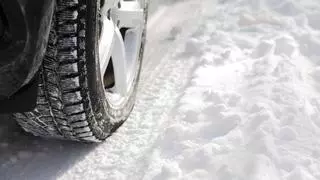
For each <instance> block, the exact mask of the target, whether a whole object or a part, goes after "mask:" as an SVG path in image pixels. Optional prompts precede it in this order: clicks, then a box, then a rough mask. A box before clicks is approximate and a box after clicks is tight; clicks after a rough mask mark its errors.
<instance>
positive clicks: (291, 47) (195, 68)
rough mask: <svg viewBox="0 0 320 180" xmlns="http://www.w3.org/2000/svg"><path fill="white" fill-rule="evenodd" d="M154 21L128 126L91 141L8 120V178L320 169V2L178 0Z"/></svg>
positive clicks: (291, 176) (166, 179)
mask: <svg viewBox="0 0 320 180" xmlns="http://www.w3.org/2000/svg"><path fill="white" fill-rule="evenodd" d="M151 3H153V1H151ZM148 30H149V34H148V43H147V49H146V55H145V62H144V67H143V68H144V69H143V72H142V78H141V83H140V89H139V93H138V97H137V104H136V107H135V109H134V111H133V112H132V114H131V117H130V118H129V119H128V121H127V122H126V123H125V124H124V125H123V126H122V127H121V128H120V129H119V130H118V131H117V133H116V134H114V135H113V136H112V137H110V138H109V139H108V140H107V141H106V142H105V143H103V144H100V145H81V144H77V143H72V144H70V143H66V142H60V141H49V142H48V140H46V141H45V140H39V139H37V138H34V137H30V136H26V135H24V134H22V133H19V132H17V131H18V130H17V129H16V127H15V126H14V125H12V123H11V125H8V127H6V126H4V125H3V123H2V124H0V125H1V126H0V179H1V180H2V179H4V180H6V179H8V180H20V179H32V180H37V179H39V180H41V179H62V180H72V179H75V180H76V179H82V180H87V179H88V180H180V179H181V180H318V179H320V140H319V138H320V1H318V0H184V1H177V2H176V3H173V4H171V5H169V6H165V5H164V6H161V7H160V8H158V11H156V12H155V13H153V14H152V16H151V17H150V21H149V26H148ZM0 122H1V121H0ZM8 122H9V121H8ZM1 128H2V129H1ZM12 129H13V130H12ZM12 131H15V133H13V134H11V135H8V134H9V133H11V132H12Z"/></svg>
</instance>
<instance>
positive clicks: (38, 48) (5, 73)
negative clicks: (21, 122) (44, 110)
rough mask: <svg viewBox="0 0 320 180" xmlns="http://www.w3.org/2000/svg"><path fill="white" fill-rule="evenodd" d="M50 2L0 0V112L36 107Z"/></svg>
mask: <svg viewBox="0 0 320 180" xmlns="http://www.w3.org/2000/svg"><path fill="white" fill-rule="evenodd" d="M54 3H55V1H54V0H0V112H22V111H28V110H31V109H33V108H34V106H35V104H36V97H37V96H36V95H37V86H38V83H37V82H38V78H37V74H38V72H39V68H40V65H41V63H42V59H43V56H44V54H45V51H46V46H47V41H48V38H49V37H48V36H49V31H50V27H51V20H52V16H53V11H54Z"/></svg>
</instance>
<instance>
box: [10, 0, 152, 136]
mask: <svg viewBox="0 0 320 180" xmlns="http://www.w3.org/2000/svg"><path fill="white" fill-rule="evenodd" d="M101 1H103V0H101ZM105 1H108V0H105ZM103 2H104V1H103ZM124 2H126V1H124ZM101 3H102V2H100V1H99V0H90V1H87V0H57V1H56V9H55V13H54V16H53V20H52V27H51V31H50V35H49V40H48V45H47V51H46V54H45V57H44V59H43V63H42V65H41V67H40V70H39V78H40V80H39V81H40V83H39V86H38V97H37V105H36V108H35V109H34V110H33V111H31V112H25V113H15V114H13V117H14V119H15V120H16V121H17V122H18V124H20V125H21V127H22V128H23V129H24V130H25V131H27V132H30V133H32V134H33V135H36V136H42V137H46V138H59V139H67V140H75V141H82V142H100V141H103V140H105V139H106V138H107V137H109V136H110V135H111V134H112V133H113V132H115V131H116V130H117V129H118V128H119V127H120V126H121V125H122V124H123V122H124V121H125V120H126V119H127V118H128V116H129V114H130V112H131V111H132V109H133V106H134V102H135V96H136V93H137V85H138V81H139V76H140V71H141V65H142V58H143V51H144V44H145V37H146V36H145V35H146V21H147V10H148V3H147V2H143V3H142V6H143V7H141V9H143V30H142V31H141V41H140V42H139V45H140V47H139V49H138V52H137V54H138V56H137V63H136V65H135V69H134V70H135V73H134V78H133V83H131V84H130V87H129V88H130V89H129V90H128V93H127V94H126V96H124V98H123V99H122V102H121V103H120V104H117V106H113V105H112V103H110V102H109V100H108V98H107V97H106V96H107V95H106V86H105V84H104V81H105V79H104V78H106V79H112V78H113V77H112V76H113V74H112V73H109V74H105V75H104V76H101V70H100V68H99V66H100V64H99V63H100V62H99V52H98V49H99V37H100V34H101V32H100V31H101V20H100V19H101V17H100V16H101V13H100V10H101V8H100V7H101ZM104 3H105V2H104ZM118 8H120V7H118ZM111 58H112V57H111ZM111 62H112V61H111ZM108 68H109V66H108ZM111 68H113V66H112V63H111ZM111 72H112V71H111Z"/></svg>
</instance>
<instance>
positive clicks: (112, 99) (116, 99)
mask: <svg viewBox="0 0 320 180" xmlns="http://www.w3.org/2000/svg"><path fill="white" fill-rule="evenodd" d="M101 3H102V4H101V34H100V40H99V63H100V72H101V77H102V79H103V83H104V84H103V86H104V87H105V93H106V98H107V101H108V103H109V104H110V106H112V107H113V108H117V107H121V106H122V105H123V104H125V103H126V101H127V100H128V97H129V96H130V94H131V93H132V88H133V82H134V81H135V79H136V76H137V71H138V70H139V69H140V68H139V67H138V66H139V65H140V62H139V60H140V59H139V51H140V47H141V41H142V33H143V30H144V28H145V27H144V26H145V22H144V19H145V15H144V5H143V4H144V2H143V1H141V0H132V1H124V0H114V1H102V2H101Z"/></svg>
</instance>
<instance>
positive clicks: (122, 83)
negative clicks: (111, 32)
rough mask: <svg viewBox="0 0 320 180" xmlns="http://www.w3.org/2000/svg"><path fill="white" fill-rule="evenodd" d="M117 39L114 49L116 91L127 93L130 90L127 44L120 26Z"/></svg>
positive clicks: (116, 32) (117, 30)
mask: <svg viewBox="0 0 320 180" xmlns="http://www.w3.org/2000/svg"><path fill="white" fill-rule="evenodd" d="M114 37H115V41H114V46H113V51H112V59H113V61H112V62H113V69H114V80H115V89H114V92H117V93H120V94H121V95H125V94H126V93H127V90H128V87H127V85H128V83H127V76H126V73H127V72H128V70H127V61H126V51H125V45H124V42H123V39H122V36H121V33H120V30H119V29H118V28H115V36H114Z"/></svg>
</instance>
